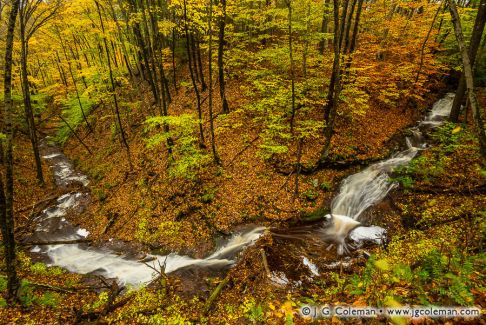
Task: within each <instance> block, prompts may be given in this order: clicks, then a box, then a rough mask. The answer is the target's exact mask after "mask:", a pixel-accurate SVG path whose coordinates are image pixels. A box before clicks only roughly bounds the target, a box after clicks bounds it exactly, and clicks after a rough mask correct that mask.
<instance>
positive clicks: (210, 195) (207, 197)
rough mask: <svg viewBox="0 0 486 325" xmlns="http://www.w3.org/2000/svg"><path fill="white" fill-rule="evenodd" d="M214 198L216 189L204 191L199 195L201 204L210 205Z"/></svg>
mask: <svg viewBox="0 0 486 325" xmlns="http://www.w3.org/2000/svg"><path fill="white" fill-rule="evenodd" d="M215 197H216V189H214V188H212V189H205V191H204V193H203V194H202V195H201V202H202V203H211V202H213V200H214V198H215Z"/></svg>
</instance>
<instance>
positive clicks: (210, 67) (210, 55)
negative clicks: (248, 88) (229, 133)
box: [208, 0, 221, 165]
mask: <svg viewBox="0 0 486 325" xmlns="http://www.w3.org/2000/svg"><path fill="white" fill-rule="evenodd" d="M212 19H213V0H209V26H208V33H209V50H208V63H209V64H208V70H209V127H210V129H211V130H210V131H211V150H212V151H213V158H214V162H215V163H216V164H218V165H220V164H221V160H220V158H219V155H218V152H217V151H216V143H215V139H214V121H213V25H212Z"/></svg>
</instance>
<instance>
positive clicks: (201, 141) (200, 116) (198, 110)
mask: <svg viewBox="0 0 486 325" xmlns="http://www.w3.org/2000/svg"><path fill="white" fill-rule="evenodd" d="M184 30H185V33H186V45H187V58H188V60H189V73H190V75H191V81H192V86H193V88H194V92H195V93H196V101H197V113H198V117H199V146H200V147H204V146H205V145H204V131H203V125H202V110H201V96H200V95H199V90H198V88H197V83H196V79H195V76H194V71H193V69H192V62H191V61H192V60H191V45H190V41H189V27H188V26H187V5H186V0H184Z"/></svg>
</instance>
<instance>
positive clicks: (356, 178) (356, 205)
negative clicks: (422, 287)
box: [321, 93, 454, 254]
mask: <svg viewBox="0 0 486 325" xmlns="http://www.w3.org/2000/svg"><path fill="white" fill-rule="evenodd" d="M453 100H454V94H453V93H448V94H447V95H446V96H445V97H444V98H442V99H440V100H438V101H437V102H435V104H434V105H433V107H432V110H431V111H430V113H429V114H428V115H427V117H426V118H425V120H424V121H422V122H421V123H420V124H419V126H431V127H437V126H439V125H441V124H442V123H443V121H444V120H445V119H446V118H447V117H448V116H449V113H450V111H451V108H452V102H453ZM411 133H412V136H411V137H407V138H406V143H407V147H408V148H407V149H406V150H403V151H401V152H399V153H398V154H396V155H395V156H393V157H392V158H390V159H387V160H384V161H382V162H379V163H376V164H373V165H371V166H369V167H368V168H366V169H364V170H363V171H361V172H359V173H356V174H354V175H351V176H349V177H347V178H346V179H345V180H344V181H343V182H342V184H341V188H340V191H339V194H338V195H337V196H336V197H335V198H334V199H333V201H332V203H331V215H330V216H332V217H331V219H332V222H331V225H330V226H329V225H328V226H327V227H324V228H323V229H322V231H321V233H322V236H323V239H326V240H332V241H334V242H335V243H336V244H337V245H338V254H342V253H343V252H346V251H347V246H346V242H345V241H346V238H347V237H348V235H349V236H350V238H351V239H353V240H354V241H356V242H362V241H364V240H371V241H374V242H376V243H381V242H382V240H383V237H384V236H385V233H386V231H385V230H384V229H383V228H380V227H376V226H372V227H359V225H360V216H361V214H362V213H363V212H364V211H366V209H368V208H369V207H371V206H373V205H374V204H376V203H378V202H380V201H381V200H383V199H384V198H385V197H386V195H387V194H388V192H390V190H392V189H393V188H394V187H396V186H397V184H396V183H394V182H391V181H390V173H391V172H392V171H393V170H394V169H396V168H397V167H399V166H405V165H407V164H408V163H409V162H410V161H411V160H412V159H413V158H414V157H415V156H416V155H417V153H418V152H419V151H420V150H421V149H423V148H424V147H425V145H426V144H425V143H424V142H423V138H422V133H421V132H420V130H419V129H418V128H413V129H412V130H411Z"/></svg>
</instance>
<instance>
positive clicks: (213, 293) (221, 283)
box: [204, 277, 229, 315]
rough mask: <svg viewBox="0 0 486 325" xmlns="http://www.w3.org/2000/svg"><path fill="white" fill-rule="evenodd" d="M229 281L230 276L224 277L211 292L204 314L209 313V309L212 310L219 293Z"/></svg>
mask: <svg viewBox="0 0 486 325" xmlns="http://www.w3.org/2000/svg"><path fill="white" fill-rule="evenodd" d="M228 282H229V277H226V278H224V280H223V281H221V282H220V283H219V284H218V286H217V287H216V289H214V291H213V292H212V293H211V295H210V296H209V298H208V300H207V301H206V304H205V305H204V314H205V315H207V314H208V313H209V311H210V310H211V307H212V304H213V302H214V301H215V300H216V298H218V296H219V294H220V293H221V291H222V290H223V288H224V287H225V286H226V285H227V284H228Z"/></svg>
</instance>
